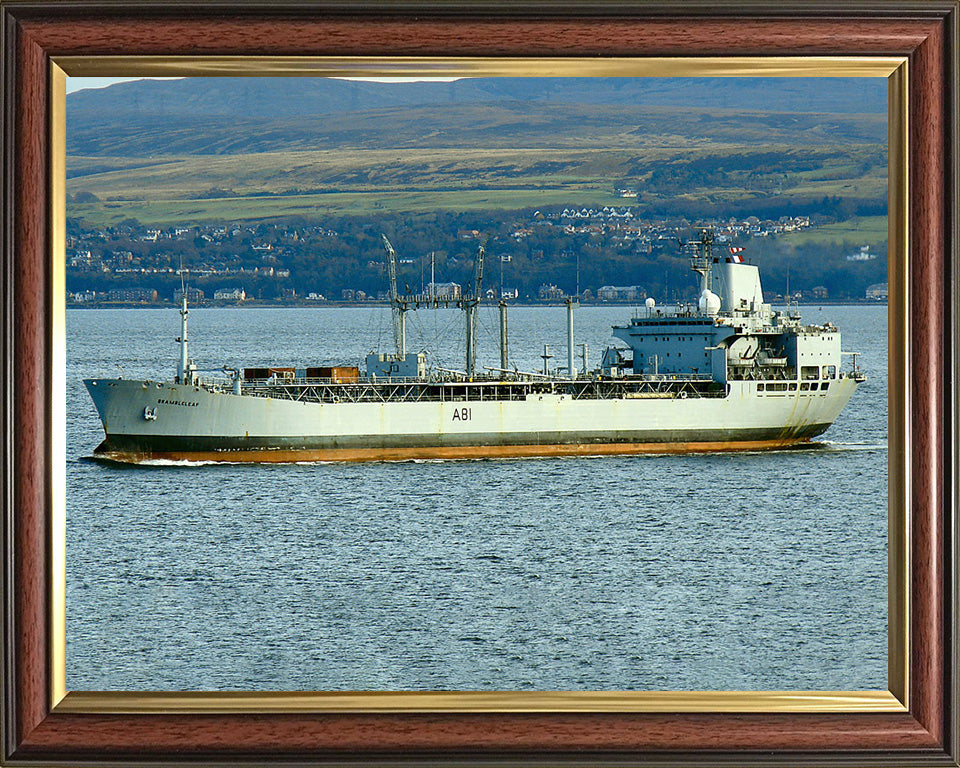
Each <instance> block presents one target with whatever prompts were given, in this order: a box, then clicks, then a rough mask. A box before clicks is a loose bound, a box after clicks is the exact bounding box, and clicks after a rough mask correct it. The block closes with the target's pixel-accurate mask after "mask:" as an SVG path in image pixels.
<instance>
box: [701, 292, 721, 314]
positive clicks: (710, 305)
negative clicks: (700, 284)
mask: <svg viewBox="0 0 960 768" xmlns="http://www.w3.org/2000/svg"><path fill="white" fill-rule="evenodd" d="M697 304H698V306H699V307H700V311H701V312H703V313H705V314H707V315H715V314H717V312H719V311H720V297H719V296H717V294H715V293H714V292H713V291H711V290H709V289H705V290H704V291H703V293H701V294H700V301H699V302H697Z"/></svg>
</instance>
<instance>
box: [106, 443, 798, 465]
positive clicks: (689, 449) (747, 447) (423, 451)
mask: <svg viewBox="0 0 960 768" xmlns="http://www.w3.org/2000/svg"><path fill="white" fill-rule="evenodd" d="M808 442H810V438H808V437H805V438H784V439H777V440H735V441H724V442H695V443H606V444H604V443H600V444H569V445H470V446H417V447H411V448H324V449H304V450H290V449H278V450H268V449H252V450H242V449H241V450H223V451H150V452H142V453H141V452H137V453H133V452H119V451H103V452H96V453H95V454H94V456H95V458H98V459H104V460H107V461H116V462H122V463H127V464H129V463H132V464H139V463H142V462H145V461H157V460H166V461H204V462H206V461H220V462H230V463H234V462H251V463H293V462H309V461H342V462H360V461H409V460H411V459H486V458H525V457H537V456H612V455H631V454H684V453H718V452H726V451H761V450H775V449H778V448H787V447H790V446H793V445H799V444H803V443H808Z"/></svg>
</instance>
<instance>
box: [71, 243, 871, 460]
mask: <svg viewBox="0 0 960 768" xmlns="http://www.w3.org/2000/svg"><path fill="white" fill-rule="evenodd" d="M384 244H385V248H386V251H387V254H388V267H389V266H390V265H393V269H390V270H389V271H388V274H389V275H390V281H391V286H390V303H391V306H392V309H393V329H394V343H395V350H394V351H393V352H389V353H384V352H372V353H371V354H369V355H368V356H367V358H366V361H365V362H366V367H365V370H364V371H361V370H360V367H359V366H351V365H341V366H323V367H320V366H316V367H310V366H307V367H302V368H301V367H297V366H276V367H268V368H237V369H225V372H226V373H227V377H226V378H219V379H205V378H201V377H200V376H198V374H197V368H196V365H195V364H194V363H193V361H192V360H190V359H189V357H188V355H187V314H188V308H187V306H186V300H185V298H184V300H183V304H182V306H181V310H180V311H181V337H180V344H181V349H180V361H179V365H178V369H177V376H176V378H175V379H174V380H173V381H172V382H169V381H168V382H164V381H150V380H146V381H131V380H124V379H89V380H86V381H85V382H84V383H85V384H86V386H87V388H88V391H89V392H90V395H91V397H92V398H93V401H94V403H95V405H96V407H97V411H98V413H99V415H100V418H101V421H102V422H103V426H104V432H105V435H106V437H105V439H104V441H103V442H102V443H101V445H100V446H99V447H98V448H97V449H96V451H95V455H96V456H98V457H101V458H105V459H110V460H115V461H124V462H141V461H145V460H151V459H173V460H177V459H189V460H214V461H310V460H345V461H349V460H390V459H408V458H464V457H478V456H535V455H597V454H612V453H620V454H622V453H652V452H657V453H670V452H695V451H721V450H743V449H763V448H780V447H785V446H789V445H794V444H797V443H802V442H806V441H809V440H810V439H812V438H814V437H816V436H817V435H819V434H821V433H823V432H824V431H825V430H826V429H827V428H828V427H829V426H830V425H831V424H832V423H833V421H834V420H835V419H836V417H837V416H838V415H839V413H840V411H841V410H842V409H843V407H844V406H845V405H846V403H847V402H848V401H849V399H850V397H851V396H852V395H853V393H854V391H855V389H856V387H857V385H858V384H859V383H860V382H861V381H863V378H864V377H863V375H862V373H861V372H860V371H859V369H858V367H857V365H856V358H855V357H854V358H853V364H852V367H851V368H850V369H848V370H846V371H844V370H842V367H841V359H842V357H841V355H842V353H841V348H840V333H839V331H838V330H837V329H836V328H835V327H834V326H832V325H830V324H826V325H804V324H803V323H802V322H801V320H800V317H799V313H798V312H796V311H787V312H778V311H774V310H773V309H772V308H771V306H770V305H768V304H765V303H764V302H763V294H762V289H761V285H760V276H759V270H758V269H757V267H756V266H754V265H751V264H747V263H744V262H743V261H742V259H741V258H740V257H739V254H738V253H736V252H735V249H733V250H734V252H732V253H731V254H730V255H729V256H727V255H723V256H715V255H714V252H713V242H712V238H711V237H710V236H709V235H708V234H705V235H703V236H702V237H701V238H700V239H699V240H698V241H695V242H693V243H688V244H686V245H685V247H686V248H687V249H688V250H689V252H690V257H691V268H692V269H693V270H694V271H695V272H696V273H697V274H698V276H699V282H700V285H699V289H700V290H699V296H698V297H697V300H696V302H695V303H691V304H690V305H688V306H681V307H678V308H675V309H673V310H669V311H668V310H666V309H663V308H660V307H657V306H656V304H655V303H654V302H653V301H652V300H651V299H648V300H647V304H646V306H645V307H644V308H643V309H642V310H639V311H638V312H637V313H636V315H635V316H634V317H633V318H631V319H630V321H629V323H628V324H626V325H622V326H615V327H614V328H613V334H614V336H615V337H616V338H618V339H620V340H621V341H623V342H624V343H625V344H626V346H625V347H610V348H608V349H607V350H606V351H605V352H604V354H603V358H602V362H601V364H600V366H599V367H598V368H597V369H595V370H591V371H588V370H586V367H587V366H586V364H585V361H586V355H584V365H583V366H582V368H580V367H578V366H577V365H576V364H575V355H574V351H575V346H574V334H573V317H574V310H575V306H576V305H575V303H574V302H572V301H569V302H568V303H567V331H568V333H567V336H568V349H567V366H566V368H565V369H560V371H559V372H558V371H556V370H554V371H551V370H550V368H549V365H548V362H549V359H550V358H551V357H552V355H551V354H550V353H549V350H547V349H545V350H544V354H543V355H542V357H543V359H544V369H543V371H542V372H536V371H518V370H516V369H511V368H509V364H508V363H509V361H508V356H507V337H506V332H507V316H506V304H505V303H504V302H503V301H501V302H500V328H501V335H500V348H501V354H500V361H499V362H500V365H499V366H497V367H492V366H488V367H485V368H484V370H483V372H478V371H477V370H476V368H477V365H476V362H477V361H476V342H475V339H476V335H475V310H476V307H477V305H478V304H479V303H480V297H481V295H482V293H481V286H482V274H483V272H482V270H483V249H482V247H481V248H480V249H479V250H478V253H477V258H476V260H475V272H474V280H473V284H472V286H471V290H470V291H468V292H467V293H466V295H465V296H438V295H436V294H435V293H433V292H432V291H431V292H428V293H426V294H420V295H409V296H404V295H400V294H398V292H397V288H396V278H395V271H393V270H395V258H396V254H395V253H394V251H393V247H392V245H391V244H390V242H389V241H388V240H387V239H386V238H384ZM184 295H185V294H184ZM450 305H456V306H459V307H460V308H461V309H463V310H464V317H465V335H466V356H465V358H466V359H465V361H464V370H450V369H443V368H434V369H432V370H430V369H428V366H427V359H426V356H425V355H424V353H422V352H408V351H407V350H406V330H405V314H406V312H408V311H411V310H413V309H416V308H417V307H421V306H434V307H436V306H450Z"/></svg>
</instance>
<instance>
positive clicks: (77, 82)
mask: <svg viewBox="0 0 960 768" xmlns="http://www.w3.org/2000/svg"><path fill="white" fill-rule="evenodd" d="M179 79H180V78H179V77H68V78H67V93H73V92H74V91H81V90H83V89H85V88H106V87H107V86H110V85H113V84H114V83H127V82H130V81H132V80H179ZM339 79H341V80H372V81H375V82H381V83H386V82H390V83H411V82H416V81H419V80H433V81H441V82H449V81H451V80H459V79H460V78H458V77H343V78H339Z"/></svg>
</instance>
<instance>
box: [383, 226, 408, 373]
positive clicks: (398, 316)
mask: <svg viewBox="0 0 960 768" xmlns="http://www.w3.org/2000/svg"><path fill="white" fill-rule="evenodd" d="M380 237H381V238H382V239H383V247H384V249H386V252H387V274H388V276H389V278H390V309H391V311H392V314H393V341H394V344H395V345H396V348H397V355H398V356H399V357H403V356H404V355H405V354H406V353H407V327H406V326H407V319H406V316H405V315H406V312H407V302H406V299H405V298H401V296H400V294H399V293H398V292H397V252H396V251H395V250H394V249H393V245H391V244H390V240H389V239H388V238H387V236H386V235H384V234H381V235H380Z"/></svg>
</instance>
